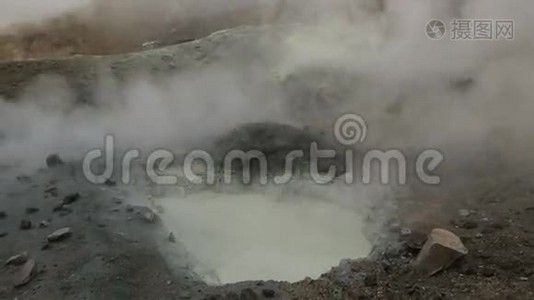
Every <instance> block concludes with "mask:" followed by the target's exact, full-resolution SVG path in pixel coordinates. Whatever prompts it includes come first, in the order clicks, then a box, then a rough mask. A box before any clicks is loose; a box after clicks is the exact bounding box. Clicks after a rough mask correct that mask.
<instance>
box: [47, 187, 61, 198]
mask: <svg viewBox="0 0 534 300" xmlns="http://www.w3.org/2000/svg"><path fill="white" fill-rule="evenodd" d="M44 192H45V194H49V195H50V196H52V197H57V195H58V190H57V187H55V186H51V187H49V188H47V189H46V190H45V191H44Z"/></svg>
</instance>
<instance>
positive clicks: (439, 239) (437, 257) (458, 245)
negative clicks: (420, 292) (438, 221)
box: [414, 228, 468, 276]
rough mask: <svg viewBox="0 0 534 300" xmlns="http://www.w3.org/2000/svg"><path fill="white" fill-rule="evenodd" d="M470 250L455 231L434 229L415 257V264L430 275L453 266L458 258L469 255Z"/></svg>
mask: <svg viewBox="0 0 534 300" xmlns="http://www.w3.org/2000/svg"><path fill="white" fill-rule="evenodd" d="M467 253H468V250H467V248H466V247H465V246H464V244H463V243H462V241H461V240H460V238H459V237H458V236H456V235H455V234H454V233H452V232H450V231H447V230H445V229H439V228H438V229H434V230H432V232H431V233H430V234H429V235H428V238H427V240H426V243H425V244H424V245H423V248H422V249H421V252H419V255H418V256H417V258H416V259H415V262H414V266H415V267H416V268H417V269H418V270H420V271H422V272H423V273H425V274H426V275H428V276H432V275H434V274H436V273H438V272H439V271H441V270H444V269H446V268H448V267H449V266H451V265H452V264H453V263H454V262H455V261H456V260H457V259H459V258H460V257H463V256H465V255H467Z"/></svg>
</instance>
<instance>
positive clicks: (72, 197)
mask: <svg viewBox="0 0 534 300" xmlns="http://www.w3.org/2000/svg"><path fill="white" fill-rule="evenodd" d="M80 198H81V195H80V194H79V193H74V194H70V195H67V196H65V198H63V204H72V203H74V202H76V201H78V200H79V199H80Z"/></svg>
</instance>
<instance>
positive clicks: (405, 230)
mask: <svg viewBox="0 0 534 300" xmlns="http://www.w3.org/2000/svg"><path fill="white" fill-rule="evenodd" d="M411 234H412V230H411V229H410V228H402V229H401V235H403V236H407V235H411Z"/></svg>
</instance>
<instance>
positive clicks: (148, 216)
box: [135, 206, 157, 223]
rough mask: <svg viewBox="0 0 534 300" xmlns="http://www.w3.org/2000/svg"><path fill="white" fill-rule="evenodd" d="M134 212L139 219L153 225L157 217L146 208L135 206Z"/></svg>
mask: <svg viewBox="0 0 534 300" xmlns="http://www.w3.org/2000/svg"><path fill="white" fill-rule="evenodd" d="M135 210H136V211H137V214H138V215H139V216H141V218H142V219H143V220H144V221H145V222H147V223H154V222H156V219H157V215H156V214H155V213H154V211H153V210H152V209H150V208H148V207H146V206H136V207H135Z"/></svg>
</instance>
